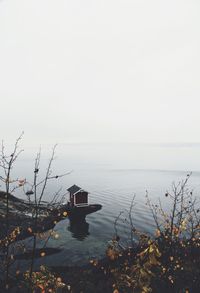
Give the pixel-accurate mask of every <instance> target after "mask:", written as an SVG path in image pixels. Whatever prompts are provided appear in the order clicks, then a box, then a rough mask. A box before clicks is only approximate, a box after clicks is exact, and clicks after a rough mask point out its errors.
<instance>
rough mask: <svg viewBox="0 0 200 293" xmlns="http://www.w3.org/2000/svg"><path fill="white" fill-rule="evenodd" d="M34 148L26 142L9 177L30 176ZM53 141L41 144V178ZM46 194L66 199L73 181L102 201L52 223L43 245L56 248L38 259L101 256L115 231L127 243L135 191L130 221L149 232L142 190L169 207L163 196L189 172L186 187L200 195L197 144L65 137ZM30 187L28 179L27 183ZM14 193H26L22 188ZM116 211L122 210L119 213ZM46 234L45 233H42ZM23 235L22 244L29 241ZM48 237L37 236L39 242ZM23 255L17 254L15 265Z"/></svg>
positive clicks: (57, 262) (77, 261)
mask: <svg viewBox="0 0 200 293" xmlns="http://www.w3.org/2000/svg"><path fill="white" fill-rule="evenodd" d="M37 152H38V149H36V148H31V147H30V148H27V149H25V150H24V152H22V153H21V154H20V156H19V158H18V160H17V161H16V163H15V165H14V168H13V170H12V176H13V178H18V179H24V178H26V180H27V181H28V182H30V183H31V182H33V176H34V163H35V157H36V153H37ZM51 154H52V146H45V147H41V158H40V166H39V178H40V180H42V179H43V177H44V175H45V172H46V169H47V166H48V163H49V160H50V157H51ZM51 170H52V173H51V174H52V176H56V175H63V174H66V175H65V176H63V177H60V178H58V179H52V180H49V182H48V185H47V188H46V191H45V194H44V198H43V199H44V200H46V201H51V200H52V198H53V197H54V196H55V194H56V193H57V192H58V191H59V190H60V193H59V194H60V195H59V196H58V200H60V199H61V197H62V199H63V201H64V202H67V200H68V194H67V188H69V187H70V186H71V185H73V184H77V185H78V186H80V187H81V188H83V189H84V190H86V191H88V192H89V202H90V203H98V204H101V205H102V209H101V210H100V211H98V212H95V213H93V214H90V215H88V216H87V217H86V220H85V221H84V222H83V223H79V224H78V225H73V224H72V223H70V221H69V219H68V218H66V219H65V220H63V221H60V222H59V223H57V224H56V226H55V228H54V236H55V235H56V237H50V238H49V239H48V243H47V244H46V246H47V247H50V248H58V249H59V251H58V252H57V253H55V254H52V255H49V256H45V257H43V258H42V260H41V259H38V260H37V261H36V262H37V264H38V265H39V264H40V263H42V264H45V265H47V266H51V265H53V266H68V265H83V264H86V263H88V262H89V261H90V260H91V259H94V258H102V257H104V256H105V251H106V248H107V246H108V244H109V243H110V241H111V240H112V238H113V236H114V235H115V233H116V231H117V234H118V235H119V237H120V241H121V243H122V244H123V245H124V246H128V245H130V241H131V233H130V224H129V221H128V212H129V209H130V205H131V202H132V200H133V197H134V206H133V208H132V219H133V224H134V226H135V227H136V228H137V229H138V230H139V231H140V232H142V233H143V232H144V233H147V234H148V235H150V236H153V235H154V232H155V223H154V221H153V218H152V214H151V211H150V209H149V206H148V205H147V202H146V194H147V193H148V197H149V198H150V200H151V201H152V202H153V203H158V201H159V199H160V201H161V203H162V205H163V208H164V209H166V210H168V209H169V208H170V199H169V198H168V197H166V196H165V194H166V192H170V191H171V189H172V185H173V184H178V183H179V182H181V181H182V180H185V178H186V177H187V176H188V175H189V174H190V175H191V176H190V178H189V181H188V188H189V190H192V191H193V194H194V195H195V196H197V198H198V197H199V192H200V145H199V144H132V143H109V144H106V143H68V144H60V145H57V147H56V150H55V157H54V160H53V162H52V166H51ZM26 188H28V185H27V187H26ZM16 195H17V196H19V197H21V198H26V197H25V195H24V193H23V190H22V189H18V190H17V191H16ZM119 215H120V216H119ZM46 237H48V235H47V236H46ZM31 241H32V240H31V239H26V241H25V245H31ZM45 241H46V238H45V235H44V239H42V237H41V239H38V247H43V245H44V243H45ZM22 263H23V261H22V260H19V263H18V267H19V268H20V265H23V264H22Z"/></svg>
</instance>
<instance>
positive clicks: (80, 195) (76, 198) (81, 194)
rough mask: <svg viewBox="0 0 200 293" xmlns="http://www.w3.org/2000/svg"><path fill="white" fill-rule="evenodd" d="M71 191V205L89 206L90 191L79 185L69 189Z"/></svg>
mask: <svg viewBox="0 0 200 293" xmlns="http://www.w3.org/2000/svg"><path fill="white" fill-rule="evenodd" d="M67 190H68V192H69V202H70V205H71V206H75V207H84V206H88V192H87V191H85V190H83V189H82V188H81V187H79V186H77V185H75V184H74V185H73V186H71V187H70V188H68V189H67Z"/></svg>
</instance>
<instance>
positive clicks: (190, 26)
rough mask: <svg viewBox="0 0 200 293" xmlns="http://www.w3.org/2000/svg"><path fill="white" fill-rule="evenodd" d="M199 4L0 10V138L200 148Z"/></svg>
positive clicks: (69, 0)
mask: <svg viewBox="0 0 200 293" xmlns="http://www.w3.org/2000/svg"><path fill="white" fill-rule="evenodd" d="M199 15H200V1H199V0H188V1H185V0H168V1H161V0H146V1H143V0H98V1H97V0H54V1H53V0H0V101H1V104H0V109H1V112H0V123H1V128H0V130H1V131H0V133H1V139H2V138H4V139H5V140H8V141H9V140H10V139H11V138H12V139H14V138H15V137H16V136H17V135H18V134H19V133H20V132H21V131H22V130H24V131H25V140H26V142H28V143H30V144H32V143H34V144H35V143H37V144H40V143H41V144H44V143H55V142H58V143H61V142H83V141H84V142H108V141H112V142H115V141H118V142H128V141H129V142H130V141H131V142H153V143H154V142H200V131H199V130H200V17H199Z"/></svg>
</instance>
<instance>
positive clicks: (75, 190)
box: [67, 184, 82, 194]
mask: <svg viewBox="0 0 200 293" xmlns="http://www.w3.org/2000/svg"><path fill="white" fill-rule="evenodd" d="M81 189H82V188H81V187H79V186H77V185H75V184H74V185H72V186H71V187H70V188H68V189H67V190H68V191H69V192H70V193H72V194H74V193H76V192H78V191H79V190H81Z"/></svg>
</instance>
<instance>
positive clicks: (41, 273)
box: [0, 137, 200, 293]
mask: <svg viewBox="0 0 200 293" xmlns="http://www.w3.org/2000/svg"><path fill="white" fill-rule="evenodd" d="M20 139H21V137H20V138H19V139H18V140H17V141H16V144H15V146H14V151H13V152H12V154H11V155H9V156H6V155H5V152H4V146H2V151H1V158H0V166H1V167H2V170H3V174H2V175H1V177H0V178H1V181H2V182H3V183H4V184H5V192H6V204H5V210H4V221H5V223H6V236H5V237H4V238H1V239H0V252H1V263H0V269H1V284H0V288H2V289H1V290H3V291H2V292H6V291H7V292H42V293H44V292H71V293H80V292H83V293H94V292H96V293H98V292H99V293H100V292H102V291H103V292H105V293H106V292H108V293H112V292H113V293H125V292H126V293H129V292H133V293H149V292H152V293H160V292H163V293H165V292H166V293H198V292H200V217H199V214H200V209H199V202H198V200H197V198H195V197H194V195H193V192H192V191H190V190H189V189H188V180H189V177H190V175H188V176H187V178H186V179H185V180H184V181H182V182H179V183H178V184H173V185H172V190H171V192H166V194H165V195H164V196H165V197H166V198H167V199H168V200H169V201H170V207H171V208H170V210H168V211H166V210H165V209H164V208H163V207H162V203H161V201H159V202H158V203H152V202H151V200H150V198H149V196H148V194H146V201H147V206H148V207H149V209H150V210H151V212H152V216H153V219H154V221H155V225H156V230H155V236H154V237H150V236H149V235H146V234H144V233H142V232H141V231H138V230H137V229H136V228H135V225H134V217H133V216H134V199H133V201H132V203H131V205H130V209H129V211H126V212H124V213H120V215H119V216H118V217H117V218H116V221H115V223H114V228H115V235H114V237H113V240H112V241H111V242H110V243H109V246H108V249H107V251H106V255H105V258H104V259H103V260H91V261H90V264H88V266H85V267H82V268H78V267H73V268H72V267H55V268H53V267H51V268H47V267H45V266H43V265H42V266H41V267H40V269H39V270H38V269H36V268H35V266H34V264H35V258H36V257H37V251H38V250H37V237H39V236H40V235H39V234H38V233H37V225H38V220H39V218H40V208H39V207H40V205H41V203H42V198H43V195H44V192H45V189H46V186H47V182H48V180H50V179H54V178H58V176H52V173H51V163H52V161H53V155H54V150H53V155H52V157H51V159H50V162H49V165H48V168H47V172H46V175H45V178H44V179H42V180H39V179H38V174H39V162H40V153H38V155H37V157H36V160H35V169H34V172H33V175H34V176H33V178H34V180H33V184H32V185H31V187H32V191H33V200H34V203H35V205H34V208H33V210H32V217H33V220H34V223H35V224H34V225H35V226H34V227H29V228H30V230H31V231H32V230H33V228H34V230H35V231H36V232H35V233H33V235H32V237H33V247H32V250H31V259H30V266H29V269H28V270H26V271H24V272H20V271H15V272H14V273H13V269H12V267H13V266H14V263H15V257H16V256H15V251H16V250H15V249H16V247H15V239H16V237H17V235H19V234H20V227H18V226H16V228H15V229H13V228H12V229H11V228H10V224H9V215H10V212H11V210H10V198H9V196H10V193H13V192H14V191H15V190H16V189H17V188H23V189H25V185H26V184H27V182H26V181H25V180H21V179H20V180H19V179H16V180H13V179H12V168H13V164H14V163H15V161H16V159H17V157H18V155H19V154H20V151H19V152H18V151H17V150H18V142H19V140H20ZM12 185H13V187H12ZM39 191H40V192H39ZM120 220H124V221H126V224H127V225H129V227H130V229H129V231H130V235H129V236H130V237H129V238H130V243H129V245H128V246H127V245H125V244H124V243H123V242H122V240H121V238H120V235H118V229H117V227H118V223H119V221H120ZM52 235H54V233H53V230H50V231H49V235H48V236H47V237H46V238H47V241H48V239H49V237H51V236H52ZM54 236H55V235H54ZM47 241H46V243H47ZM25 251H26V249H24V247H23V252H25ZM39 253H40V257H45V252H43V251H40V252H39Z"/></svg>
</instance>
